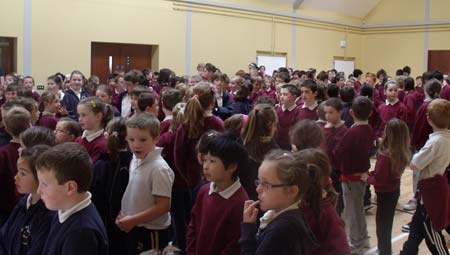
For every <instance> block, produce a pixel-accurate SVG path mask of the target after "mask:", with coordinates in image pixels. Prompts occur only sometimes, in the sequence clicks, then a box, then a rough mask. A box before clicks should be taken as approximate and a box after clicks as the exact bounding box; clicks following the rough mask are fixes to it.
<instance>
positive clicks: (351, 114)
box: [348, 108, 355, 119]
mask: <svg viewBox="0 0 450 255" xmlns="http://www.w3.org/2000/svg"><path fill="white" fill-rule="evenodd" d="M348 112H349V113H350V116H351V117H352V119H355V114H354V113H353V109H351V108H350V111H348Z"/></svg>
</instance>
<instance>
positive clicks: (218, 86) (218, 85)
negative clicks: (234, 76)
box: [213, 79, 222, 91]
mask: <svg viewBox="0 0 450 255" xmlns="http://www.w3.org/2000/svg"><path fill="white" fill-rule="evenodd" d="M213 85H214V88H215V89H216V90H218V91H221V90H222V82H221V81H220V80H219V79H215V80H214V81H213Z"/></svg>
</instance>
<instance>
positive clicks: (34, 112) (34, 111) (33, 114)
mask: <svg viewBox="0 0 450 255" xmlns="http://www.w3.org/2000/svg"><path fill="white" fill-rule="evenodd" d="M39 114H40V113H39V105H37V104H36V105H34V106H33V109H32V110H31V112H30V115H31V118H30V123H31V124H32V125H33V126H34V125H36V122H37V121H38V120H39Z"/></svg>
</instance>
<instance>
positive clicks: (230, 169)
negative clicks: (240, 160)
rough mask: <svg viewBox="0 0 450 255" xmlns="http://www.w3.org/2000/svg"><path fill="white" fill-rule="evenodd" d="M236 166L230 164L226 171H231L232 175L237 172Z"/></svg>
mask: <svg viewBox="0 0 450 255" xmlns="http://www.w3.org/2000/svg"><path fill="white" fill-rule="evenodd" d="M237 167H238V165H237V164H236V163H231V164H230V165H228V167H227V171H231V172H232V173H234V171H236V170H237Z"/></svg>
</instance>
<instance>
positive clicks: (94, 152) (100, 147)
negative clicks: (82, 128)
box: [75, 134, 108, 163]
mask: <svg viewBox="0 0 450 255" xmlns="http://www.w3.org/2000/svg"><path fill="white" fill-rule="evenodd" d="M75 142H76V143H79V144H81V145H83V146H84V148H86V150H87V152H88V153H89V157H90V158H91V160H92V163H95V162H96V161H97V159H98V158H99V157H100V154H102V153H107V152H108V145H107V141H106V138H105V136H104V135H103V134H101V135H99V136H98V137H97V138H95V139H94V140H92V141H90V142H89V141H88V140H87V139H86V138H83V137H82V136H80V137H78V138H77V139H75Z"/></svg>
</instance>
